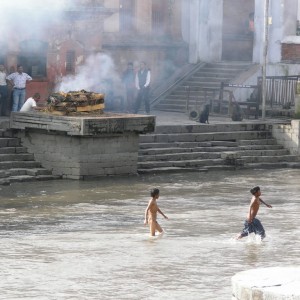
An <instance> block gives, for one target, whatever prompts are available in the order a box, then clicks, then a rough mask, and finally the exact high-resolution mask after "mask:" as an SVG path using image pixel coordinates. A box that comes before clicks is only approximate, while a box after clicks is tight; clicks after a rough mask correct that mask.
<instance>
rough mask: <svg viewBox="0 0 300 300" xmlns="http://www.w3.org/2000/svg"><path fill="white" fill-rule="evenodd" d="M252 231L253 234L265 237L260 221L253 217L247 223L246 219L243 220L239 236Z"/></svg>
mask: <svg viewBox="0 0 300 300" xmlns="http://www.w3.org/2000/svg"><path fill="white" fill-rule="evenodd" d="M252 232H254V233H255V234H258V235H260V236H261V238H262V239H263V238H265V237H266V233H265V229H264V227H263V226H262V225H261V223H260V221H259V220H258V219H256V218H254V219H253V221H252V222H251V223H249V222H248V221H247V220H246V221H245V223H244V229H243V231H242V232H241V236H242V237H245V236H247V235H249V234H250V233H252Z"/></svg>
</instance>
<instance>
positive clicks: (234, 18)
mask: <svg viewBox="0 0 300 300" xmlns="http://www.w3.org/2000/svg"><path fill="white" fill-rule="evenodd" d="M254 2H255V0H224V1H223V32H222V60H228V61H252V55H253V40H254V34H255V32H254V7H255V5H254V4H255V3H254Z"/></svg>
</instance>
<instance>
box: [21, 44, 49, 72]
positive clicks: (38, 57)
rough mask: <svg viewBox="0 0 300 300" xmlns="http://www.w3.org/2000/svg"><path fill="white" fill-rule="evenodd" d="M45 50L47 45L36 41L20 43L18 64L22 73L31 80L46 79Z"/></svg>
mask: <svg viewBox="0 0 300 300" xmlns="http://www.w3.org/2000/svg"><path fill="white" fill-rule="evenodd" d="M47 48H48V44H47V43H45V42H42V41H38V40H27V41H24V42H22V43H20V49H21V51H20V55H19V56H18V64H19V65H22V66H23V69H24V72H25V73H28V74H29V75H30V76H31V77H33V78H45V77H47V69H46V65H47Z"/></svg>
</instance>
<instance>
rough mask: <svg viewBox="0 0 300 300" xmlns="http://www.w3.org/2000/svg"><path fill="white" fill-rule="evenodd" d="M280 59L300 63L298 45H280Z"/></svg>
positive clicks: (299, 48) (299, 45)
mask: <svg viewBox="0 0 300 300" xmlns="http://www.w3.org/2000/svg"><path fill="white" fill-rule="evenodd" d="M281 59H282V60H288V61H291V60H292V61H300V44H282V47H281Z"/></svg>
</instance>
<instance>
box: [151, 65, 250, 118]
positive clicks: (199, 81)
mask: <svg viewBox="0 0 300 300" xmlns="http://www.w3.org/2000/svg"><path fill="white" fill-rule="evenodd" d="M250 67H252V64H249V63H246V62H220V63H211V64H204V65H203V66H201V67H200V68H198V69H196V71H195V72H194V73H192V74H190V75H189V76H187V77H186V78H185V79H184V80H182V81H181V82H179V83H178V84H176V86H175V87H174V88H173V89H170V90H169V92H166V93H165V94H164V96H163V97H161V98H160V99H159V101H157V102H154V104H153V105H152V108H153V109H155V110H161V111H177V112H184V111H185V110H186V102H187V99H188V98H189V107H190V108H193V107H196V106H197V107H201V106H202V105H203V103H205V102H206V99H214V98H216V97H218V94H219V90H220V86H221V83H222V82H226V83H228V82H232V80H233V79H234V78H236V77H238V75H239V74H241V73H243V72H245V71H247V70H248V69H249V68H250ZM154 101H155V100H154Z"/></svg>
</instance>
